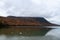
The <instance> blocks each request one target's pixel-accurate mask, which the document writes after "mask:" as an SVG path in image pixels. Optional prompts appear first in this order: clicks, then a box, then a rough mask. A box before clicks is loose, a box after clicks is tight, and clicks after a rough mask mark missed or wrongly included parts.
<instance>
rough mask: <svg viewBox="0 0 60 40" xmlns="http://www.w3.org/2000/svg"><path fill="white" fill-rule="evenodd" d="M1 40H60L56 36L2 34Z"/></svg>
mask: <svg viewBox="0 0 60 40" xmlns="http://www.w3.org/2000/svg"><path fill="white" fill-rule="evenodd" d="M0 40H60V39H59V38H57V37H55V36H34V37H33V36H30V37H29V36H6V35H0Z"/></svg>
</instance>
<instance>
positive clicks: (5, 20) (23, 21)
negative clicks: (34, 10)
mask: <svg viewBox="0 0 60 40" xmlns="http://www.w3.org/2000/svg"><path fill="white" fill-rule="evenodd" d="M0 23H2V24H6V25H9V26H57V25H56V24H52V23H50V22H48V21H47V20H46V19H44V18H43V17H14V16H8V17H0Z"/></svg>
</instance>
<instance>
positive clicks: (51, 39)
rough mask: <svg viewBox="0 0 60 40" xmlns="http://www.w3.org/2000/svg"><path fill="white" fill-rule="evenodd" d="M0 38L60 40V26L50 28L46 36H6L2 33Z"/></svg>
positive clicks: (7, 39) (10, 39)
mask: <svg viewBox="0 0 60 40" xmlns="http://www.w3.org/2000/svg"><path fill="white" fill-rule="evenodd" d="M52 28H54V26H53V27H52ZM0 40H60V27H57V26H56V27H55V29H52V30H50V31H49V32H48V33H46V35H44V36H17V35H14V36H6V35H4V34H2V35H0Z"/></svg>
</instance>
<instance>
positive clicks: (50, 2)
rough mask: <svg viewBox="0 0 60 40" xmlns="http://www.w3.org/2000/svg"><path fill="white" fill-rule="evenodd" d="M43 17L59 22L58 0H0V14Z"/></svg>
mask: <svg viewBox="0 0 60 40" xmlns="http://www.w3.org/2000/svg"><path fill="white" fill-rule="evenodd" d="M9 15H12V16H34V17H45V18H46V19H47V20H48V21H50V22H52V23H55V24H60V0H0V16H9Z"/></svg>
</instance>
